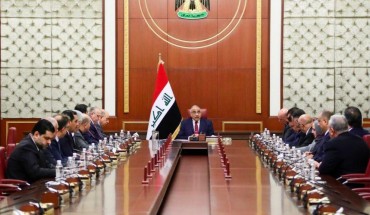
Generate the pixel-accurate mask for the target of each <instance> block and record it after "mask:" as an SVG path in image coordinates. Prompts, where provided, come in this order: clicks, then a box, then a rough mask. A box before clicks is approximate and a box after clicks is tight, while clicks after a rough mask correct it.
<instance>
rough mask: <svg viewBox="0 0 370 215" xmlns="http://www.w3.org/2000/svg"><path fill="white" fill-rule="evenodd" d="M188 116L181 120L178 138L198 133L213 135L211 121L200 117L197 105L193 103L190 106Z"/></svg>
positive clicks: (186, 137)
mask: <svg viewBox="0 0 370 215" xmlns="http://www.w3.org/2000/svg"><path fill="white" fill-rule="evenodd" d="M190 116H191V117H189V118H188V119H185V120H183V121H182V122H181V126H180V132H179V134H178V135H177V138H178V139H188V137H189V136H193V135H194V136H198V135H199V134H205V135H206V136H211V135H214V133H215V132H214V131H213V124H212V122H211V121H210V120H207V119H205V118H202V113H201V111H200V107H199V106H197V105H193V106H192V107H191V108H190Z"/></svg>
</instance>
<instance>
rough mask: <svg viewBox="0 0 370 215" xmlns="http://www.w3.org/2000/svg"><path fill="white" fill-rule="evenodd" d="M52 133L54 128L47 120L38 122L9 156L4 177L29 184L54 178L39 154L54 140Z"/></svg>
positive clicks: (53, 172)
mask: <svg viewBox="0 0 370 215" xmlns="http://www.w3.org/2000/svg"><path fill="white" fill-rule="evenodd" d="M54 132H55V129H54V126H53V125H52V124H51V123H50V122H49V121H48V120H45V119H42V120H40V121H38V122H37V123H36V124H35V126H34V127H33V128H32V131H31V133H30V134H29V135H27V136H26V137H25V138H24V139H23V140H21V142H20V143H19V144H18V145H17V146H16V147H15V149H14V151H13V153H12V154H11V155H10V157H9V160H8V166H7V169H6V177H7V178H11V179H20V180H25V181H28V182H29V183H33V182H35V181H37V180H39V179H42V178H54V177H55V169H51V168H47V164H46V163H45V160H44V157H43V155H42V152H41V150H42V149H44V148H46V147H47V146H48V145H49V144H50V142H51V140H52V139H53V138H54Z"/></svg>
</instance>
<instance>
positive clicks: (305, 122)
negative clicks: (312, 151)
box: [296, 114, 315, 147]
mask: <svg viewBox="0 0 370 215" xmlns="http://www.w3.org/2000/svg"><path fill="white" fill-rule="evenodd" d="M298 124H299V128H300V130H301V131H300V132H301V133H302V134H303V135H302V136H301V138H300V139H299V141H298V144H297V145H296V147H303V146H308V145H309V144H311V143H312V141H313V140H314V139H315V137H314V135H313V133H312V117H311V116H310V115H308V114H303V115H301V116H300V117H299V118H298Z"/></svg>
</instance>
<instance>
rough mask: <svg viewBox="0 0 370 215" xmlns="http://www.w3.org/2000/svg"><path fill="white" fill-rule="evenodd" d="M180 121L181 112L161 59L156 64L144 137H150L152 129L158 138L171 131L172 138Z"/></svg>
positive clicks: (163, 137)
mask: <svg viewBox="0 0 370 215" xmlns="http://www.w3.org/2000/svg"><path fill="white" fill-rule="evenodd" d="M180 123H181V113H180V110H179V107H178V106H177V103H176V99H175V95H174V94H173V91H172V88H171V85H170V82H168V78H167V75H166V71H164V67H163V61H161V62H160V63H159V66H158V74H157V80H156V83H155V89H154V94H153V104H152V109H151V111H150V118H149V125H148V131H147V134H146V139H147V140H150V139H151V137H152V131H154V130H155V131H158V132H159V138H160V139H165V138H167V137H168V135H169V134H171V133H172V134H173V135H172V138H173V139H174V138H175V137H176V136H177V133H178V131H179V129H180Z"/></svg>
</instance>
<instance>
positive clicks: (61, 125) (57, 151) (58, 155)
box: [45, 114, 70, 166]
mask: <svg viewBox="0 0 370 215" xmlns="http://www.w3.org/2000/svg"><path fill="white" fill-rule="evenodd" d="M54 118H55V119H56V121H57V122H58V131H57V132H56V135H55V138H54V139H53V140H52V141H51V144H50V146H49V147H48V148H46V149H45V150H48V151H50V153H51V154H52V155H53V158H54V160H52V159H49V162H52V163H53V164H54V165H56V161H57V160H61V161H62V163H63V165H64V166H65V164H66V163H67V159H64V160H63V156H62V149H61V145H60V142H59V140H60V139H61V138H63V137H64V136H65V135H66V133H67V125H68V123H69V122H70V119H69V117H68V116H66V115H64V114H58V115H56V116H54Z"/></svg>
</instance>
